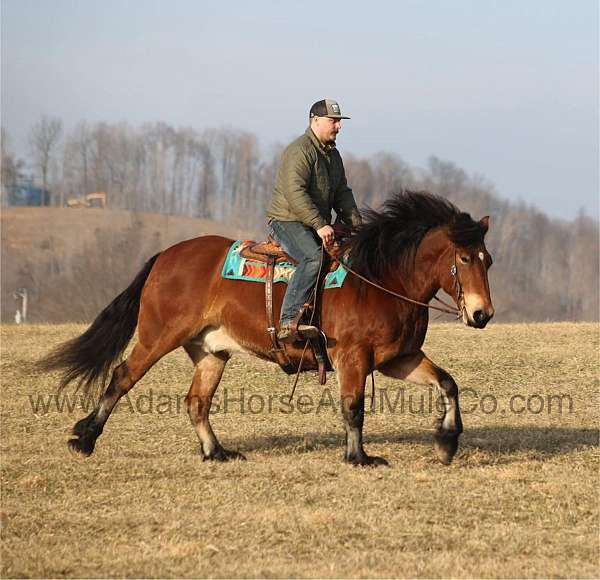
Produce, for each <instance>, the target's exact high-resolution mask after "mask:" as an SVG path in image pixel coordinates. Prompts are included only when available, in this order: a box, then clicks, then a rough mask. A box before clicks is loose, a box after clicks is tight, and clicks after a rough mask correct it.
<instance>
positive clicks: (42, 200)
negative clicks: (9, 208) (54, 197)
mask: <svg viewBox="0 0 600 580" xmlns="http://www.w3.org/2000/svg"><path fill="white" fill-rule="evenodd" d="M6 193H7V194H8V195H7V198H8V199H7V201H8V205H34V206H41V205H50V192H49V191H48V190H47V189H43V188H41V187H37V186H35V185H34V183H33V179H23V180H20V181H18V182H17V183H16V184H15V185H11V186H10V187H7V188H6Z"/></svg>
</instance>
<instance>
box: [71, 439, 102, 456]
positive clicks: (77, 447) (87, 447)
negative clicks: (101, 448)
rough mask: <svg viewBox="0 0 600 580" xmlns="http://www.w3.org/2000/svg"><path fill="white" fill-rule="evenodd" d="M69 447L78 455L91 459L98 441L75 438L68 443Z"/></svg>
mask: <svg viewBox="0 0 600 580" xmlns="http://www.w3.org/2000/svg"><path fill="white" fill-rule="evenodd" d="M67 445H68V446H69V449H70V450H71V451H73V452H75V453H76V454H77V455H83V456H84V457H89V456H90V455H91V454H92V453H93V452H94V447H95V446H96V440H95V439H90V438H88V437H74V438H73V439H69V440H68V441H67Z"/></svg>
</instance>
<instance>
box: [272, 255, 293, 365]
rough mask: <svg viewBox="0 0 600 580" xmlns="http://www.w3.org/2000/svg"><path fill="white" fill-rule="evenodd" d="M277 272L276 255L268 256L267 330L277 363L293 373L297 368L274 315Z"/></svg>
mask: <svg viewBox="0 0 600 580" xmlns="http://www.w3.org/2000/svg"><path fill="white" fill-rule="evenodd" d="M274 272H275V256H268V257H267V277H266V280H265V303H266V309H267V332H268V333H269V336H270V337H271V351H272V352H273V355H274V356H275V360H276V361H277V364H278V365H279V366H280V367H281V368H282V369H283V370H284V371H285V372H286V373H287V374H292V373H294V372H295V368H294V366H293V365H292V363H291V362H290V359H289V357H288V355H287V352H286V350H285V346H284V345H282V344H281V343H280V342H279V339H278V338H277V329H276V328H275V317H274V316H273V277H274Z"/></svg>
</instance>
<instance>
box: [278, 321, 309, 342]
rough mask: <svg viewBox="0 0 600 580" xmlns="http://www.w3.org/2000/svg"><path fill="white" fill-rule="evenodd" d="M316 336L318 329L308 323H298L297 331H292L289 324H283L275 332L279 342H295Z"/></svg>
mask: <svg viewBox="0 0 600 580" xmlns="http://www.w3.org/2000/svg"><path fill="white" fill-rule="evenodd" d="M317 336H319V329H318V328H317V327H316V326H310V325H309V324H299V325H298V332H294V329H293V328H292V325H291V324H283V325H282V326H281V329H280V330H279V332H278V333H277V338H278V339H279V340H280V341H281V342H296V341H297V340H306V339H309V338H317Z"/></svg>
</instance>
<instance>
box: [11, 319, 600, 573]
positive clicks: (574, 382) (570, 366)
mask: <svg viewBox="0 0 600 580" xmlns="http://www.w3.org/2000/svg"><path fill="white" fill-rule="evenodd" d="M82 330H83V327H82V326H74V325H69V326H67V325H65V326H28V327H14V326H7V327H4V328H3V330H2V390H1V393H2V398H1V401H2V408H1V413H2V423H1V460H2V502H1V503H2V507H1V514H0V523H1V524H2V564H1V574H2V577H22V576H37V577H44V576H51V577H56V576H88V577H89V576H113V577H114V576H146V577H158V576H162V577H172V576H177V577H194V576H212V577H249V576H250V577H255V576H264V577H276V576H279V577H281V576H303V577H307V576H310V577H314V576H320V577H342V576H343V577H346V576H347V577H357V576H363V577H381V576H419V577H439V576H446V577H447V576H452V577H465V576H478V577H515V576H525V577H548V576H550V577H574V576H577V577H598V576H599V575H600V567H599V546H598V533H599V514H598V490H599V489H600V487H599V483H600V482H599V479H600V476H599V461H598V460H599V453H598V451H599V442H598V423H599V418H600V408H599V393H598V386H599V383H598V352H599V350H598V347H599V344H598V338H599V337H598V325H595V324H535V325H534V324H531V325H493V324H492V325H490V327H489V328H487V329H486V330H484V331H477V330H472V329H467V328H464V327H462V326H458V325H438V326H433V327H432V328H431V330H430V333H429V335H428V339H427V343H426V345H425V351H426V352H427V353H428V354H429V355H430V356H431V358H432V359H433V360H434V361H435V362H437V363H438V364H440V365H441V366H443V367H444V368H446V370H448V371H449V372H450V373H452V374H453V376H454V377H455V379H456V380H457V382H458V384H459V386H460V387H461V389H462V399H461V405H462V409H463V420H464V423H465V434H464V435H463V437H462V439H461V450H460V451H459V454H458V455H457V457H456V459H455V461H454V463H453V464H452V465H451V466H449V467H444V466H442V465H441V464H439V463H438V462H437V460H436V458H435V453H434V451H433V446H432V435H433V430H432V426H433V422H434V418H435V405H433V407H434V408H432V409H430V400H429V399H430V394H429V392H428V391H427V390H426V389H423V388H421V387H416V386H411V385H409V384H408V383H402V382H398V381H396V382H394V381H391V380H388V379H385V378H383V377H381V376H377V377H376V379H377V391H376V400H375V412H372V413H369V414H368V415H367V417H366V420H365V440H366V449H367V451H368V452H370V453H372V454H377V455H383V456H384V457H386V458H387V459H388V460H389V461H390V464H391V467H390V468H385V467H383V468H378V469H369V468H366V469H361V468H352V467H350V466H347V465H345V464H344V463H343V462H342V452H343V434H342V424H341V419H340V417H339V415H338V410H337V408H334V405H335V404H337V384H336V381H335V378H334V376H333V375H332V374H330V376H329V381H328V384H327V385H326V388H325V389H323V387H319V386H318V384H317V381H316V378H315V376H314V374H312V373H308V374H306V375H304V376H303V378H302V379H301V381H300V384H299V386H298V391H297V398H296V402H295V403H294V406H293V407H292V408H290V407H288V406H287V405H285V404H284V403H282V401H281V400H280V397H281V396H282V395H287V394H288V392H289V390H290V388H291V383H292V379H291V378H288V377H286V376H285V375H284V374H283V373H282V372H281V371H279V369H278V368H277V367H275V366H272V365H267V364H266V363H263V362H260V361H257V360H254V359H249V358H243V357H242V358H236V359H233V360H232V361H231V362H230V364H229V366H228V369H227V371H226V375H225V378H224V380H223V382H222V384H221V388H220V390H221V397H220V399H219V401H218V403H219V408H218V409H217V412H216V413H215V414H214V417H213V426H214V428H215V431H216V433H217V436H218V437H220V439H221V441H222V443H223V444H224V446H225V447H229V448H233V449H237V450H239V451H242V452H243V453H245V454H246V456H247V457H248V461H246V462H239V461H234V462H230V463H226V464H215V463H211V462H202V460H201V459H200V457H199V456H198V455H197V443H196V439H195V434H194V432H193V430H192V427H191V425H190V423H189V421H188V418H187V415H186V413H185V408H184V406H183V404H182V403H183V396H185V393H186V391H187V388H188V384H189V382H190V380H191V371H192V367H191V363H189V362H188V360H187V359H186V358H185V355H184V354H183V353H179V352H178V353H173V354H172V355H170V356H169V357H167V358H165V359H164V360H163V361H161V362H160V363H159V364H158V365H157V366H156V367H155V368H154V369H153V370H152V371H151V372H150V373H149V374H148V376H147V377H145V379H144V380H143V381H142V382H141V383H140V384H139V385H138V386H136V388H135V389H134V390H133V391H132V393H131V395H130V397H129V400H124V401H122V402H121V403H120V405H119V408H118V409H117V411H116V412H115V413H114V415H113V416H112V417H111V419H110V421H109V422H108V424H107V426H106V429H105V431H104V434H103V435H102V436H101V437H100V439H99V440H98V445H97V447H96V452H95V453H94V455H92V457H90V458H89V459H81V458H79V457H77V456H74V455H73V454H71V453H70V452H69V451H68V449H67V446H66V444H65V443H66V440H67V438H68V433H69V431H70V429H71V427H72V425H73V423H74V422H75V421H76V420H77V419H79V418H81V417H82V416H83V415H84V414H86V413H85V411H83V410H82V409H81V408H80V406H85V404H86V402H85V401H78V400H77V399H76V398H69V399H68V400H65V399H55V398H53V397H54V393H55V390H54V388H55V384H56V377H53V376H42V375H40V374H39V373H38V372H37V371H36V370H35V369H33V368H32V365H31V363H32V361H34V360H36V359H38V358H39V357H41V355H42V354H43V353H45V352H47V350H48V349H49V348H50V347H52V346H54V345H56V344H57V343H58V342H60V341H62V340H65V339H67V338H70V337H72V336H74V335H75V334H76V333H79V332H81V331H82ZM299 395H303V399H298V396H299ZM226 397H227V398H226ZM269 397H270V402H269ZM299 403H301V404H299ZM67 404H70V405H74V408H73V409H72V410H71V411H69V409H68V408H66V407H67ZM59 405H64V406H63V409H62V411H59V410H58V406H59ZM242 407H243V409H242ZM36 409H37V411H36ZM242 411H243V412H242Z"/></svg>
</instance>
